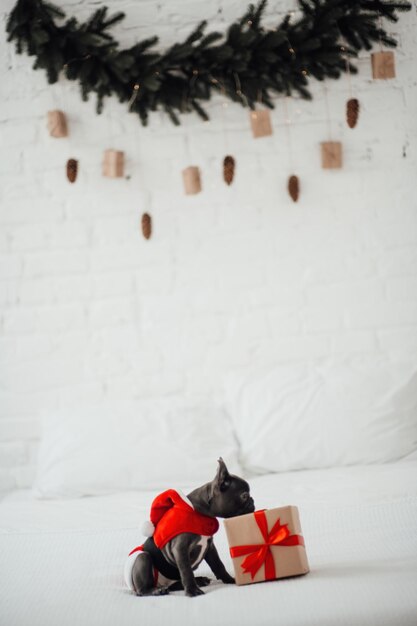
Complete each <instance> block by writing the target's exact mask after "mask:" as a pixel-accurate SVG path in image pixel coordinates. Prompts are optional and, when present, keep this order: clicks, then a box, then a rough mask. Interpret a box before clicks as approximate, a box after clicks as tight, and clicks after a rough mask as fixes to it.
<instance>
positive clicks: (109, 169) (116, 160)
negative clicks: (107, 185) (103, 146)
mask: <svg viewBox="0 0 417 626" xmlns="http://www.w3.org/2000/svg"><path fill="white" fill-rule="evenodd" d="M124 160H125V159H124V153H123V152H119V151H118V150H105V151H104V158H103V176H106V177H107V178H121V177H122V176H123V173H124Z"/></svg>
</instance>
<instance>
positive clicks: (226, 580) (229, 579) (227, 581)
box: [222, 573, 236, 585]
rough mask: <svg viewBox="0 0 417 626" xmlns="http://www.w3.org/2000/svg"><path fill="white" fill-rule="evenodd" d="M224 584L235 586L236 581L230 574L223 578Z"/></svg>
mask: <svg viewBox="0 0 417 626" xmlns="http://www.w3.org/2000/svg"><path fill="white" fill-rule="evenodd" d="M222 583H224V584H225V585H235V584H236V581H235V579H234V578H233V576H230V574H227V573H226V575H225V576H223V578H222Z"/></svg>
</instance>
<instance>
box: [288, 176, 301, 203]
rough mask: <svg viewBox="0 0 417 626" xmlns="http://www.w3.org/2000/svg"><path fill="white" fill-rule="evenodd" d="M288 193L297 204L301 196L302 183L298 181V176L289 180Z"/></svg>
mask: <svg viewBox="0 0 417 626" xmlns="http://www.w3.org/2000/svg"><path fill="white" fill-rule="evenodd" d="M288 193H289V194H290V196H291V198H292V199H293V200H294V202H297V200H298V196H299V195H300V181H299V180H298V176H295V174H293V175H292V176H290V177H289V179H288Z"/></svg>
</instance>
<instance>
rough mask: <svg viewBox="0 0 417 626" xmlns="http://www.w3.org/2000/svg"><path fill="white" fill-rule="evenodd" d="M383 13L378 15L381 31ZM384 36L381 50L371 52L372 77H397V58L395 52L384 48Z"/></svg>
mask: <svg viewBox="0 0 417 626" xmlns="http://www.w3.org/2000/svg"><path fill="white" fill-rule="evenodd" d="M381 25H382V14H380V15H379V17H378V30H379V32H380V31H381ZM384 43H385V42H384V41H383V38H382V37H381V36H380V37H379V48H380V51H379V52H373V53H372V54H371V64H372V78H375V79H382V80H386V79H388V78H395V58H394V53H393V52H389V51H384V50H383V44H384Z"/></svg>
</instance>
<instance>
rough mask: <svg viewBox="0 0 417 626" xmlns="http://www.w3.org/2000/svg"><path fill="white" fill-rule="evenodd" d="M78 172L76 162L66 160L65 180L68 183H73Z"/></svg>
mask: <svg viewBox="0 0 417 626" xmlns="http://www.w3.org/2000/svg"><path fill="white" fill-rule="evenodd" d="M77 172H78V161H76V160H75V159H68V161H67V178H68V180H69V181H70V183H75V180H76V178H77Z"/></svg>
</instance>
